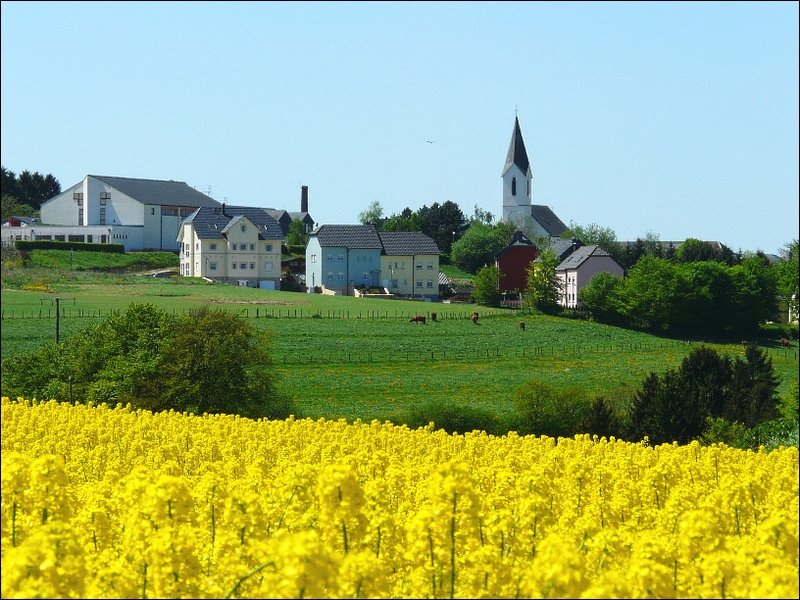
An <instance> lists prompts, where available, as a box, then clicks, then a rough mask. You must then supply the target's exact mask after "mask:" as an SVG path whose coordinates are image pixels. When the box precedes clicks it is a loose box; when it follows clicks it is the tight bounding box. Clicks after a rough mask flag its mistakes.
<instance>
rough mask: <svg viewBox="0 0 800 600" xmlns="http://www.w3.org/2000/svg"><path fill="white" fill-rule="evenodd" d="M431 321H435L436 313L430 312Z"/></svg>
mask: <svg viewBox="0 0 800 600" xmlns="http://www.w3.org/2000/svg"><path fill="white" fill-rule="evenodd" d="M431 321H433V322H436V313H431Z"/></svg>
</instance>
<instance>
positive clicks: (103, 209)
mask: <svg viewBox="0 0 800 600" xmlns="http://www.w3.org/2000/svg"><path fill="white" fill-rule="evenodd" d="M105 224H106V207H105V206H101V207H100V225H105Z"/></svg>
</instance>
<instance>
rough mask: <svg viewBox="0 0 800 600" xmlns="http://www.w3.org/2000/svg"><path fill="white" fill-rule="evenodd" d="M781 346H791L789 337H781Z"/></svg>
mask: <svg viewBox="0 0 800 600" xmlns="http://www.w3.org/2000/svg"><path fill="white" fill-rule="evenodd" d="M781 346H783V347H784V348H788V347H789V339H788V338H785V337H782V338H781Z"/></svg>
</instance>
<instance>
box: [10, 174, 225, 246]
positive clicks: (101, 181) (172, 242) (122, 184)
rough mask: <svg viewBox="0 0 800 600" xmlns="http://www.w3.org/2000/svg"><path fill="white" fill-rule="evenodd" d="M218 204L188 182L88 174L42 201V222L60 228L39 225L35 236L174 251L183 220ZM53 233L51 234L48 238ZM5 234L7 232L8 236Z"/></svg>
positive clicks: (218, 204)
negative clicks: (199, 209) (197, 211)
mask: <svg viewBox="0 0 800 600" xmlns="http://www.w3.org/2000/svg"><path fill="white" fill-rule="evenodd" d="M218 206H220V203H219V202H217V201H216V200H214V199H213V198H210V197H209V196H206V195H205V194H203V193H201V192H198V191H197V190H196V189H194V188H193V187H191V186H189V185H187V184H186V183H185V182H183V181H172V180H170V181H162V180H156V179H133V178H130V177H105V176H99V175H87V176H86V177H85V178H84V179H83V181H81V182H79V183H76V184H75V185H73V186H71V187H69V188H67V189H66V190H65V191H63V192H61V193H60V194H58V195H57V196H54V197H53V198H51V199H50V200H48V201H46V202H44V203H42V207H41V216H40V221H41V223H42V225H43V226H58V227H57V228H42V227H37V230H39V231H38V233H33V235H39V236H42V237H39V238H33V239H60V237H66V240H65V241H84V242H94V243H98V242H99V243H119V244H123V246H124V247H125V250H126V251H129V250H169V251H175V250H178V243H177V241H176V236H177V234H178V230H179V228H180V224H181V221H182V220H183V219H184V218H186V217H187V216H189V215H190V214H192V213H193V212H194V211H195V210H197V209H198V208H201V207H204V208H205V207H218ZM13 235H19V233H16V232H15V233H14V234H13ZM48 235H49V236H52V237H50V238H48V237H44V236H48ZM104 236H106V237H107V239H103V237H104ZM5 237H6V236H5V233H4V235H3V239H4V241H5Z"/></svg>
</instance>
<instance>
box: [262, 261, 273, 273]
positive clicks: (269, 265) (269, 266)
mask: <svg viewBox="0 0 800 600" xmlns="http://www.w3.org/2000/svg"><path fill="white" fill-rule="evenodd" d="M264 270H265V271H267V272H271V271H272V263H271V262H265V263H264Z"/></svg>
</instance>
